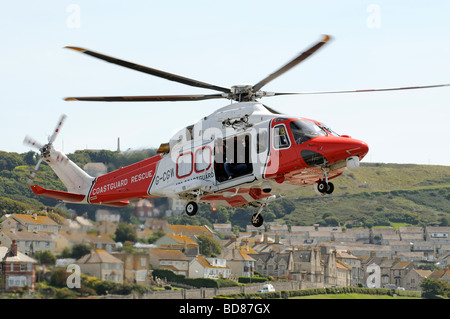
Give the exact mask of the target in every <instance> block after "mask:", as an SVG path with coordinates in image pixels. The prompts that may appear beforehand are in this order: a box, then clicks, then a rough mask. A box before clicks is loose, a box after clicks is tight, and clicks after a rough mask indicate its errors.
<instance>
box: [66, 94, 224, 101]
mask: <svg viewBox="0 0 450 319" xmlns="http://www.w3.org/2000/svg"><path fill="white" fill-rule="evenodd" d="M221 98H226V96H223V95H222V94H208V95H159V96H156V95H153V96H92V97H67V98H65V99H64V100H65V101H95V102H164V101H171V102H176V101H200V100H211V99H221Z"/></svg>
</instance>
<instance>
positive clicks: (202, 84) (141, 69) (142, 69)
mask: <svg viewBox="0 0 450 319" xmlns="http://www.w3.org/2000/svg"><path fill="white" fill-rule="evenodd" d="M65 48H67V49H71V50H75V51H78V52H81V53H84V54H87V55H90V56H92V57H94V58H97V59H100V60H103V61H106V62H109V63H113V64H117V65H120V66H123V67H125V68H129V69H133V70H136V71H139V72H143V73H147V74H151V75H154V76H157V77H160V78H163V79H166V80H169V81H175V82H179V83H182V84H186V85H190V86H195V87H200V88H205V89H210V90H216V91H220V92H224V93H230V92H231V91H230V89H229V88H225V87H221V86H217V85H213V84H209V83H205V82H201V81H197V80H194V79H190V78H187V77H184V76H180V75H176V74H173V73H169V72H165V71H161V70H157V69H153V68H149V67H146V66H143V65H139V64H135V63H131V62H128V61H125V60H120V59H117V58H113V57H110V56H107V55H104V54H101V53H97V52H94V51H91V50H87V49H83V48H78V47H71V46H66V47H65Z"/></svg>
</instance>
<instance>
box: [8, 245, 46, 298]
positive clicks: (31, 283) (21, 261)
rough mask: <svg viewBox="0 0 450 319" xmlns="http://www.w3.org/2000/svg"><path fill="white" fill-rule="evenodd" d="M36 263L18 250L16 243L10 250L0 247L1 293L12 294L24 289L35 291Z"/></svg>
mask: <svg viewBox="0 0 450 319" xmlns="http://www.w3.org/2000/svg"><path fill="white" fill-rule="evenodd" d="M36 263H37V261H36V260H35V259H33V258H31V257H29V256H27V255H25V254H23V253H21V252H20V251H19V250H18V248H17V243H16V242H15V241H13V242H12V243H11V247H10V248H8V247H5V246H0V291H5V292H12V291H16V290H18V289H22V288H24V287H28V288H29V289H30V290H31V291H34V289H35V284H36Z"/></svg>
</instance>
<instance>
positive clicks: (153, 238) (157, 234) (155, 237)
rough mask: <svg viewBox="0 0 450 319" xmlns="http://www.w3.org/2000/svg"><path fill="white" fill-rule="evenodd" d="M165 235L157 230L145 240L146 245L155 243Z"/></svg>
mask: <svg viewBox="0 0 450 319" xmlns="http://www.w3.org/2000/svg"><path fill="white" fill-rule="evenodd" d="M165 234H166V233H165V232H164V231H163V230H162V229H160V230H157V231H156V232H154V233H153V234H152V235H151V236H149V237H148V238H147V243H149V244H153V243H154V242H155V241H157V240H158V239H160V238H161V237H163V236H164V235H165Z"/></svg>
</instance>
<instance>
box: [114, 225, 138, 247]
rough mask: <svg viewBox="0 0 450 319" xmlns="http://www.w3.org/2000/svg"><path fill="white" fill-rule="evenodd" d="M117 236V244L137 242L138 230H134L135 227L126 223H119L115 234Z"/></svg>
mask: <svg viewBox="0 0 450 319" xmlns="http://www.w3.org/2000/svg"><path fill="white" fill-rule="evenodd" d="M115 236H116V241H117V242H122V243H123V242H126V241H131V242H137V234H136V230H135V229H134V228H133V226H131V225H128V224H125V223H119V225H118V226H117V229H116V232H115Z"/></svg>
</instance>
